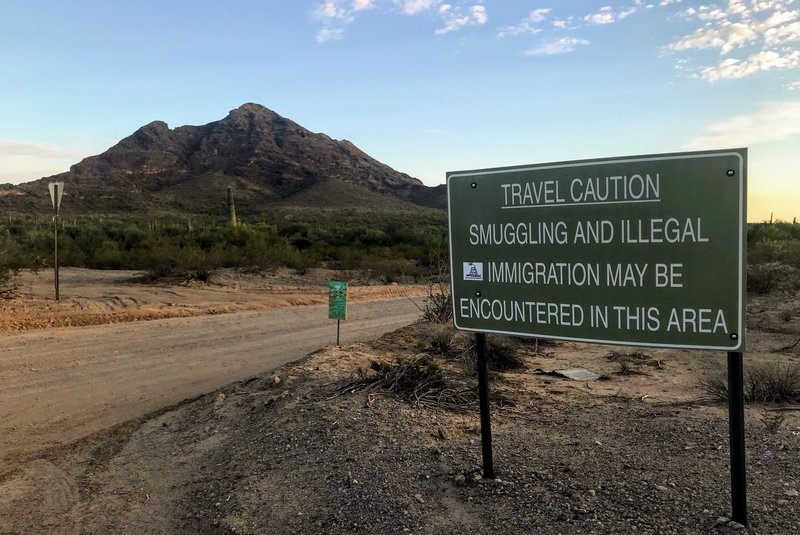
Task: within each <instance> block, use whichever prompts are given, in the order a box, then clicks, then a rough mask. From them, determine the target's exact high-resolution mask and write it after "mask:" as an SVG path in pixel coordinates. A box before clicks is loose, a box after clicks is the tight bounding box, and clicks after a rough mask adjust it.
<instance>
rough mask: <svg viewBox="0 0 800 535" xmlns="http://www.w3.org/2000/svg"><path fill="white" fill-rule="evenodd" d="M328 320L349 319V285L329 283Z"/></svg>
mask: <svg viewBox="0 0 800 535" xmlns="http://www.w3.org/2000/svg"><path fill="white" fill-rule="evenodd" d="M328 318H329V319H332V320H346V319H347V283H346V282H341V281H330V282H329V283H328Z"/></svg>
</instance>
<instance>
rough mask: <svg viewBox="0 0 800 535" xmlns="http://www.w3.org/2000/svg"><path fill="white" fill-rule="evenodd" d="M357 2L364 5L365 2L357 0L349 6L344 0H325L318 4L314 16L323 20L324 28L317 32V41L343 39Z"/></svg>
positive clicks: (324, 41) (351, 20)
mask: <svg viewBox="0 0 800 535" xmlns="http://www.w3.org/2000/svg"><path fill="white" fill-rule="evenodd" d="M367 3H371V2H367ZM356 4H359V6H363V5H364V2H359V0H355V1H354V2H353V3H352V4H349V7H348V4H346V3H345V2H344V1H343V0H325V1H324V2H322V3H321V4H319V5H317V7H316V8H315V9H314V11H313V17H314V18H315V19H317V20H319V21H321V22H322V28H320V30H319V31H318V32H317V37H316V39H317V42H318V43H327V42H328V41H338V40H339V39H342V38H343V37H344V30H345V28H346V27H347V26H348V25H349V24H351V23H352V22H353V11H354V9H355V5H356ZM361 9H365V8H363V7H362V8H361Z"/></svg>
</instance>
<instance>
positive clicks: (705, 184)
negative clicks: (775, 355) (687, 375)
mask: <svg viewBox="0 0 800 535" xmlns="http://www.w3.org/2000/svg"><path fill="white" fill-rule="evenodd" d="M746 174H747V150H746V149H734V150H722V151H708V152H690V153H678V154H661V155H652V156H631V157H623V158H613V159H602V160H584V161H574V162H561V163H550V164H538V165H528V166H520V167H506V168H497V169H484V170H477V171H458V172H451V173H448V174H447V192H448V205H449V209H448V212H449V231H450V258H451V262H450V265H451V277H452V289H453V292H452V294H453V311H454V323H455V326H456V327H457V328H459V329H462V330H467V331H476V332H484V333H492V332H494V333H500V334H514V335H528V336H538V337H543V338H556V339H563V340H576V341H584V342H602V343H613V344H628V345H645V346H661V347H681V348H704V349H724V350H728V351H736V350H739V349H740V348H742V347H744V345H743V343H744V298H745V291H744V290H745V288H744V274H745V243H746V241H745V232H746V228H745V221H746V218H745V213H746V212H745V199H746V188H745V186H746Z"/></svg>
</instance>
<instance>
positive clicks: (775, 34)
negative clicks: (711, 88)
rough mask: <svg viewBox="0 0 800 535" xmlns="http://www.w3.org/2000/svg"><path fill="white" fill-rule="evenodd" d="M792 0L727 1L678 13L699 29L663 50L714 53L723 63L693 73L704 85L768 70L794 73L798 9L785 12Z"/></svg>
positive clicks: (799, 24)
mask: <svg viewBox="0 0 800 535" xmlns="http://www.w3.org/2000/svg"><path fill="white" fill-rule="evenodd" d="M793 5H796V0H729V2H728V5H727V6H726V7H725V8H720V7H716V6H709V5H702V6H699V7H698V8H697V9H695V8H689V9H686V10H685V11H683V12H682V15H683V16H684V17H686V18H687V19H689V20H697V21H698V22H699V23H700V24H702V26H701V27H699V28H697V29H696V30H695V31H694V32H692V33H691V34H688V35H685V36H683V37H681V38H679V39H677V40H676V41H674V42H673V43H671V44H670V45H669V46H668V49H669V50H671V51H673V52H680V53H684V54H690V53H691V52H693V51H696V50H706V49H712V50H714V49H716V50H718V51H719V54H720V55H721V56H723V57H724V59H722V60H720V61H718V62H717V63H716V64H712V65H708V64H706V65H704V66H701V67H700V68H699V69H695V72H699V76H700V77H701V78H704V79H706V80H709V81H712V82H713V81H717V80H723V79H739V78H745V77H748V76H752V75H755V74H757V73H759V72H762V71H768V70H776V69H781V70H786V69H794V68H797V67H798V66H800V63H798V62H799V61H800V60H799V59H798V50H797V48H796V47H792V46H791V45H792V44H793V43H797V42H800V20H799V19H800V10H796V9H795V10H792V9H790V8H791V7H792V6H793Z"/></svg>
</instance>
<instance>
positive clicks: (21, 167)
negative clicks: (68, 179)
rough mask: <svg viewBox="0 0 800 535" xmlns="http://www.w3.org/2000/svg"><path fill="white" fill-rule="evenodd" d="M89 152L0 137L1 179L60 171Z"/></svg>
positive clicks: (14, 179)
mask: <svg viewBox="0 0 800 535" xmlns="http://www.w3.org/2000/svg"><path fill="white" fill-rule="evenodd" d="M88 155H89V154H88V153H87V152H83V151H76V150H72V149H67V148H64V147H60V146H58V145H49V144H42V143H26V142H23V141H12V140H4V139H0V169H2V171H0V182H12V183H19V182H25V181H30V180H36V179H39V178H42V177H44V176H50V175H54V174H56V173H61V172H64V171H67V170H69V167H70V165H72V164H74V163H77V162H79V161H80V160H82V159H83V158H85V157H86V156H88Z"/></svg>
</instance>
